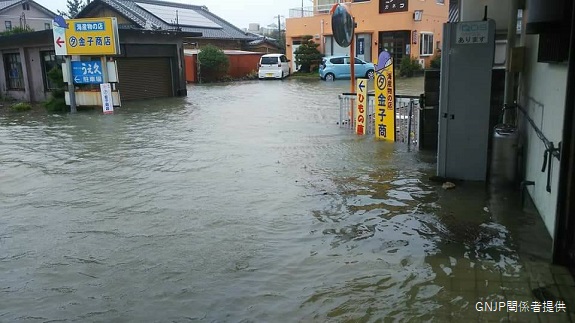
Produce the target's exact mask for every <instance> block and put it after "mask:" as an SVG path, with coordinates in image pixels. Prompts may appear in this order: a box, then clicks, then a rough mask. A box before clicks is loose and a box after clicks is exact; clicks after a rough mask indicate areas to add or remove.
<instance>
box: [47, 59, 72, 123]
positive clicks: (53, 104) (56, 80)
mask: <svg viewBox="0 0 575 323" xmlns="http://www.w3.org/2000/svg"><path fill="white" fill-rule="evenodd" d="M48 78H49V79H50V80H51V81H52V84H54V85H55V88H54V89H52V90H51V92H52V95H51V96H50V99H48V101H46V102H45V103H44V107H46V110H48V111H49V112H68V111H70V109H69V108H68V106H67V105H66V99H65V93H64V90H65V86H66V83H64V79H63V76H62V68H61V67H60V66H56V67H54V68H53V69H51V70H50V71H49V72H48Z"/></svg>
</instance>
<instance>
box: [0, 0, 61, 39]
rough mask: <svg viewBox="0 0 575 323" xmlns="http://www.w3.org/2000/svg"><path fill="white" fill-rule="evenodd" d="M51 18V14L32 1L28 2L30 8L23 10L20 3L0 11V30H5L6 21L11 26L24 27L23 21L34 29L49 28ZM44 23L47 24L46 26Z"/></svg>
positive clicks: (50, 26)
mask: <svg viewBox="0 0 575 323" xmlns="http://www.w3.org/2000/svg"><path fill="white" fill-rule="evenodd" d="M53 19H54V17H53V16H51V15H49V14H48V13H47V12H45V11H44V10H41V9H40V8H38V7H36V6H35V5H34V3H30V10H24V8H23V7H22V5H17V6H14V7H13V8H10V9H7V10H4V11H2V12H0V32H2V31H6V22H7V21H10V23H11V24H12V28H14V27H24V23H25V24H26V25H27V26H28V27H30V28H32V29H34V30H36V31H40V30H45V29H51V28H52V20H53ZM46 24H48V25H49V26H46ZM46 27H48V28H46Z"/></svg>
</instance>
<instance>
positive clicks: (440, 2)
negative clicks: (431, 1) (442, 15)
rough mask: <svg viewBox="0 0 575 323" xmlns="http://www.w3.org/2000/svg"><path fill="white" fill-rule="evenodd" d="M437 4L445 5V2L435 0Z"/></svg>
mask: <svg viewBox="0 0 575 323" xmlns="http://www.w3.org/2000/svg"><path fill="white" fill-rule="evenodd" d="M437 4H445V0H437Z"/></svg>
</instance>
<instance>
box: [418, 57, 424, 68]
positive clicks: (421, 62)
mask: <svg viewBox="0 0 575 323" xmlns="http://www.w3.org/2000/svg"><path fill="white" fill-rule="evenodd" d="M418 62H419V65H420V66H421V68H425V60H424V59H423V58H420V59H419V60H418Z"/></svg>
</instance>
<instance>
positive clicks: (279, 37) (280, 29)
mask: <svg viewBox="0 0 575 323" xmlns="http://www.w3.org/2000/svg"><path fill="white" fill-rule="evenodd" d="M277 17H278V39H277V42H278V46H281V41H280V39H281V38H282V25H281V21H280V18H281V17H283V16H281V15H277ZM280 49H281V48H280ZM284 54H285V53H284Z"/></svg>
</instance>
